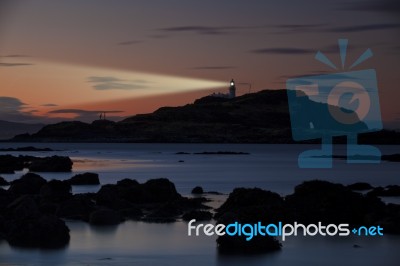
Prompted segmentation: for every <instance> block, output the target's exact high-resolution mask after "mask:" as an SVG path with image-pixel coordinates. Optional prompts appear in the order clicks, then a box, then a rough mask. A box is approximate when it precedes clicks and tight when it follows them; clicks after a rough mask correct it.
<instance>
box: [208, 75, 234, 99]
mask: <svg viewBox="0 0 400 266" xmlns="http://www.w3.org/2000/svg"><path fill="white" fill-rule="evenodd" d="M210 96H212V97H217V98H226V99H233V98H235V97H236V86H235V81H234V80H233V79H231V81H230V83H229V93H221V92H217V93H215V92H214V93H213V94H211V95H210Z"/></svg>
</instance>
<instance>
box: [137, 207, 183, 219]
mask: <svg viewBox="0 0 400 266" xmlns="http://www.w3.org/2000/svg"><path fill="white" fill-rule="evenodd" d="M181 214H182V212H181V211H180V210H179V209H178V208H176V207H174V206H170V205H165V206H161V207H160V208H158V209H156V210H154V211H152V212H150V213H149V214H148V215H146V216H145V217H144V218H143V221H146V222H149V223H173V222H175V221H176V219H177V218H178V216H179V215H181Z"/></svg>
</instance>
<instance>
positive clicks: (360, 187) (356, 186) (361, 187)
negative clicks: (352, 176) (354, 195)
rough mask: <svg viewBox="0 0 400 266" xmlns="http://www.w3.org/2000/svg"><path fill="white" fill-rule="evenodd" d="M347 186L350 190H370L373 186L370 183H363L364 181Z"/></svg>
mask: <svg viewBox="0 0 400 266" xmlns="http://www.w3.org/2000/svg"><path fill="white" fill-rule="evenodd" d="M347 187H348V188H349V189H351V190H359V191H363V190H370V189H373V188H374V187H373V186H371V185H370V184H368V183H364V182H358V183H354V184H351V185H348V186H347Z"/></svg>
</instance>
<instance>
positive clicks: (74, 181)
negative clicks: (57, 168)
mask: <svg viewBox="0 0 400 266" xmlns="http://www.w3.org/2000/svg"><path fill="white" fill-rule="evenodd" d="M68 183H69V184H71V185H99V184H100V180H99V175H98V174H95V173H84V174H78V175H75V176H73V177H71V178H70V179H69V180H68Z"/></svg>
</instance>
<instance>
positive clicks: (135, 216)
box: [120, 207, 143, 220]
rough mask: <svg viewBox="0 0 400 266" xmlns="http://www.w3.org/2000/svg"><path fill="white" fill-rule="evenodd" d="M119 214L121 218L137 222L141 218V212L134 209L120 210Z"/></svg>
mask: <svg viewBox="0 0 400 266" xmlns="http://www.w3.org/2000/svg"><path fill="white" fill-rule="evenodd" d="M120 214H121V216H122V217H123V218H125V219H129V220H139V219H140V218H141V217H142V216H143V212H142V210H141V209H139V208H135V207H132V208H129V209H123V210H120Z"/></svg>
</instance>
